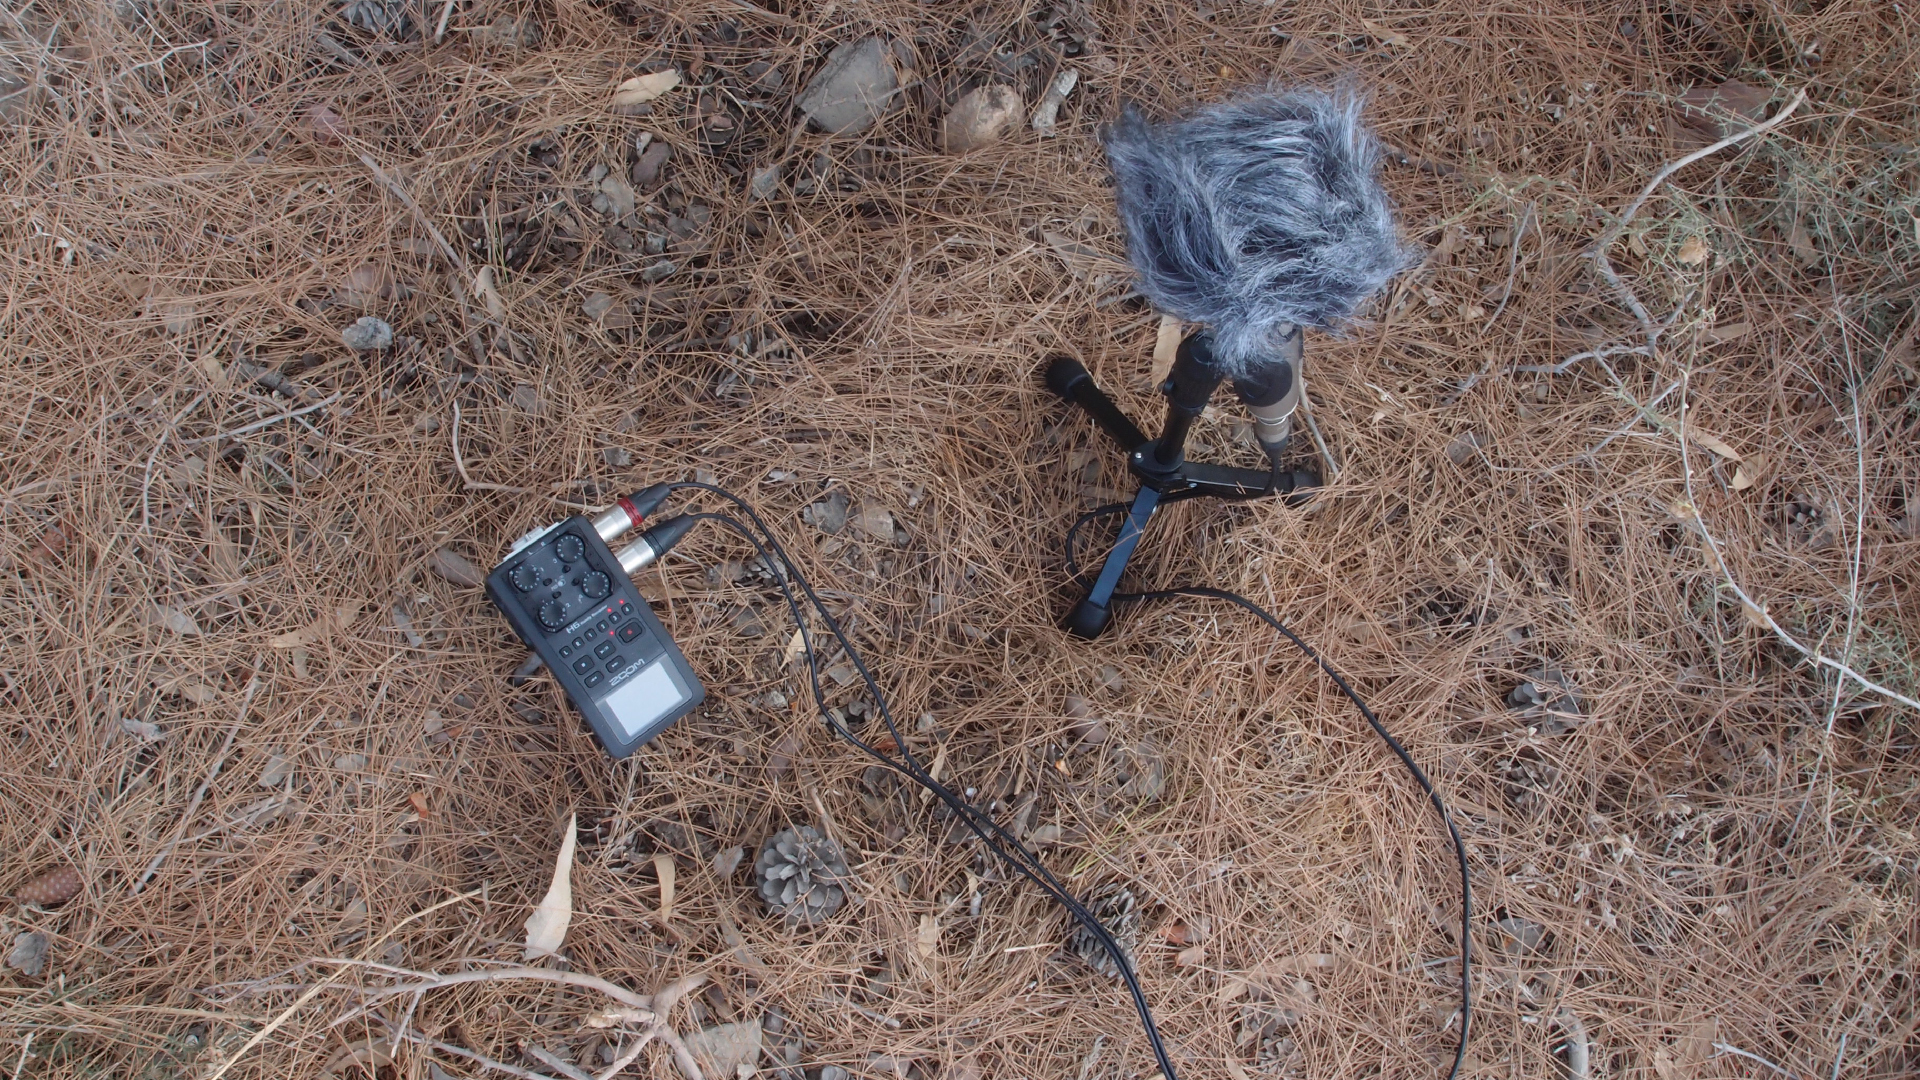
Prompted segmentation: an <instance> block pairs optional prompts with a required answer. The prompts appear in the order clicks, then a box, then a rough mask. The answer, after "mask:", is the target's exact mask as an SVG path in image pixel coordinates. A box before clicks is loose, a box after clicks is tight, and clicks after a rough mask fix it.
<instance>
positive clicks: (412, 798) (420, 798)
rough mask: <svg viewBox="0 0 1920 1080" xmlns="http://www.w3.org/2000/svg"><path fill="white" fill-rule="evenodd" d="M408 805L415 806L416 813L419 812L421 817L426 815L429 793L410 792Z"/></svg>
mask: <svg viewBox="0 0 1920 1080" xmlns="http://www.w3.org/2000/svg"><path fill="white" fill-rule="evenodd" d="M407 805H408V806H411V807H413V812H414V813H416V814H419V815H420V816H421V817H426V816H427V793H426V792H424V791H414V792H409V793H408V794H407Z"/></svg>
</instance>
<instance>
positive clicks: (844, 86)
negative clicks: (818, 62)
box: [794, 37, 900, 135]
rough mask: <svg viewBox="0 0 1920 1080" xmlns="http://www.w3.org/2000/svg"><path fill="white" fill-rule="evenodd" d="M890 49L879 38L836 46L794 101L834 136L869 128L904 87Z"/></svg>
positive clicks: (863, 39)
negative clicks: (895, 92) (895, 69)
mask: <svg viewBox="0 0 1920 1080" xmlns="http://www.w3.org/2000/svg"><path fill="white" fill-rule="evenodd" d="M887 52H888V50H887V43H886V42H884V41H882V40H880V39H879V38H877V37H868V38H861V39H860V40H859V41H850V42H846V43H843V44H841V45H836V46H834V49H833V52H831V53H829V54H828V55H827V62H826V63H825V64H824V65H822V66H821V68H820V72H819V74H817V75H815V76H814V77H813V81H811V82H809V83H808V84H807V87H806V89H804V90H802V91H800V94H799V96H798V97H796V98H794V104H796V105H798V106H800V110H801V111H802V112H804V113H806V114H807V119H809V120H811V121H813V124H814V126H815V127H818V128H819V129H820V130H822V131H825V132H827V133H828V134H830V135H847V134H852V133H855V132H860V131H865V130H866V129H867V128H870V127H872V126H873V123H874V121H876V120H878V119H880V117H881V115H882V114H883V113H885V112H886V111H887V108H888V106H890V105H891V104H892V103H893V100H894V91H895V90H897V89H899V87H900V76H899V74H898V73H897V72H895V71H894V68H893V64H892V62H891V60H890V58H889V57H888V56H887Z"/></svg>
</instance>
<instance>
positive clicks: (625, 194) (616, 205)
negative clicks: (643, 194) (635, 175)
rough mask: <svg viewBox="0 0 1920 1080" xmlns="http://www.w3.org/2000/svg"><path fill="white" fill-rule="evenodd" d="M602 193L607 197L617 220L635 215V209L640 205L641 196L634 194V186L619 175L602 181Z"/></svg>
mask: <svg viewBox="0 0 1920 1080" xmlns="http://www.w3.org/2000/svg"><path fill="white" fill-rule="evenodd" d="M600 193H601V194H602V195H605V196H606V197H607V205H608V207H609V208H610V212H611V213H612V214H613V216H614V217H615V218H616V219H618V218H623V217H626V216H627V215H628V214H631V213H633V208H634V207H635V206H638V205H639V196H637V195H635V194H634V191H633V185H632V184H629V183H627V181H626V178H625V177H622V176H619V175H617V174H616V175H613V176H609V177H607V178H606V179H605V180H602V181H600Z"/></svg>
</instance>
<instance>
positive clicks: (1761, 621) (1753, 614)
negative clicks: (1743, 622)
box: [1740, 600, 1773, 630]
mask: <svg viewBox="0 0 1920 1080" xmlns="http://www.w3.org/2000/svg"><path fill="white" fill-rule="evenodd" d="M1740 614H1742V615H1744V616H1746V619H1747V622H1748V624H1750V625H1751V626H1753V627H1754V628H1755V629H1758V630H1771V629H1773V617H1772V616H1770V615H1768V614H1767V605H1765V604H1761V605H1759V606H1758V607H1755V606H1754V605H1753V603H1752V601H1749V600H1742V601H1740Z"/></svg>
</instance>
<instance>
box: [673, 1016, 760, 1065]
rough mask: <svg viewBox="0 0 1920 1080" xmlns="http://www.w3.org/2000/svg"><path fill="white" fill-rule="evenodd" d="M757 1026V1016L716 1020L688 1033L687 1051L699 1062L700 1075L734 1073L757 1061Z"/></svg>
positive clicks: (758, 1036) (758, 1035) (758, 1054)
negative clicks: (723, 1021) (736, 1020)
mask: <svg viewBox="0 0 1920 1080" xmlns="http://www.w3.org/2000/svg"><path fill="white" fill-rule="evenodd" d="M761 1030H762V1029H761V1026H760V1021H759V1020H757V1019H756V1020H742V1021H740V1022H739V1023H737V1024H720V1025H718V1026H715V1027H710V1028H706V1029H703V1030H701V1031H696V1032H694V1033H693V1034H691V1035H688V1036H687V1037H686V1040H685V1041H686V1044H687V1051H688V1053H691V1054H692V1055H693V1059H694V1061H696V1062H698V1063H699V1064H700V1072H701V1075H703V1076H713V1077H727V1076H734V1075H736V1073H737V1072H739V1071H740V1070H742V1069H746V1070H748V1071H751V1070H752V1068H753V1066H754V1065H755V1064H756V1063H758V1062H759V1060H760V1032H761Z"/></svg>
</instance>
